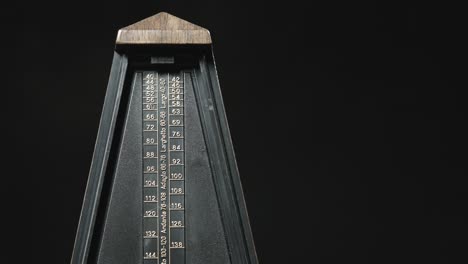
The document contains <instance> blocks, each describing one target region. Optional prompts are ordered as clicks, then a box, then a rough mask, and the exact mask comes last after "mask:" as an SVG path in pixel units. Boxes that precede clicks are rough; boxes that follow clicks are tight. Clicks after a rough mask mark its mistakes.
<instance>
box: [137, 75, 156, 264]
mask: <svg viewBox="0 0 468 264" xmlns="http://www.w3.org/2000/svg"><path fill="white" fill-rule="evenodd" d="M140 74H141V75H142V110H143V111H142V141H143V142H142V145H143V153H142V155H143V159H142V160H143V175H142V177H143V197H142V200H143V212H142V213H143V234H142V237H143V247H144V248H143V260H144V264H157V263H159V251H158V248H159V246H158V244H159V215H158V204H159V199H158V196H159V195H158V186H159V184H158V175H159V173H158V151H159V146H158V141H157V139H158V129H157V128H158V114H159V111H158V86H157V80H158V76H157V73H155V72H143V73H140Z"/></svg>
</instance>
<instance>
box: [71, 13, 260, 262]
mask: <svg viewBox="0 0 468 264" xmlns="http://www.w3.org/2000/svg"><path fill="white" fill-rule="evenodd" d="M71 263H72V264H85V263H97V264H108V263H112V264H140V263H141V264H156V263H157V264H169V263H172V264H184V263H187V264H223V263H232V264H240V263H254V264H255V263H257V257H256V253H255V248H254V243H253V239H252V234H251V231H250V226H249V221H248V216H247V211H246V207H245V202H244V198H243V193H242V188H241V183H240V178H239V175H238V171H237V165H236V161H235V157H234V151H233V147H232V143H231V139H230V134H229V129H228V125H227V120H226V116H225V113H224V107H223V101H222V97H221V92H220V88H219V83H218V78H217V75H216V69H215V64H214V58H213V55H212V49H211V37H210V34H209V32H208V31H207V30H206V29H204V28H201V27H199V26H196V25H193V24H191V23H189V22H187V21H184V20H181V19H179V18H177V17H174V16H172V15H169V14H167V13H159V14H157V15H155V16H153V17H150V18H147V19H145V20H142V21H140V22H138V23H136V24H133V25H130V26H128V27H126V28H123V29H121V30H120V31H119V33H118V36H117V42H116V50H115V53H114V59H113V62H112V69H111V73H110V79H109V84H108V87H107V93H106V97H105V101H104V106H103V111H102V116H101V121H100V125H99V131H98V135H97V140H96V146H95V150H94V156H93V160H92V164H91V169H90V174H89V179H88V185H87V188H86V192H85V197H84V201H83V208H82V212H81V217H80V222H79V226H78V231H77V235H76V241H75V246H74V251H73V256H72V259H71Z"/></svg>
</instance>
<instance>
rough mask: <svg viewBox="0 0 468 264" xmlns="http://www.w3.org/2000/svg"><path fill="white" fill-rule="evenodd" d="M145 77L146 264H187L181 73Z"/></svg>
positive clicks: (143, 127) (152, 73)
mask: <svg viewBox="0 0 468 264" xmlns="http://www.w3.org/2000/svg"><path fill="white" fill-rule="evenodd" d="M140 74H141V75H142V77H141V80H142V97H141V99H142V115H143V116H142V136H143V138H142V141H143V142H142V146H143V154H142V155H143V159H142V160H143V172H142V174H143V175H142V177H143V180H144V183H143V197H142V200H143V201H142V202H143V212H142V213H143V235H142V239H143V247H144V248H143V262H144V264H156V263H157V264H170V263H173V264H184V263H186V260H185V241H186V240H185V177H186V175H185V165H184V164H185V142H184V141H185V135H184V133H185V130H184V129H185V123H184V122H185V119H184V118H185V114H184V82H183V80H182V79H183V78H182V77H181V74H173V73H160V72H159V73H158V72H156V71H144V72H140Z"/></svg>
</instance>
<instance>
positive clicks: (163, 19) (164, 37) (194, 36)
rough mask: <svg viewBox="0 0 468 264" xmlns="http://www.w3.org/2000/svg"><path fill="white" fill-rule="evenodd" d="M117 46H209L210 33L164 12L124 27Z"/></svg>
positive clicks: (120, 31) (118, 35)
mask: <svg viewBox="0 0 468 264" xmlns="http://www.w3.org/2000/svg"><path fill="white" fill-rule="evenodd" d="M116 43H117V44H211V37H210V32H209V31H208V30H207V29H205V28H202V27H200V26H197V25H195V24H192V23H190V22H188V21H185V20H183V19H180V18H178V17H176V16H173V15H171V14H168V13H166V12H161V13H158V14H156V15H154V16H152V17H148V18H146V19H143V20H141V21H139V22H137V23H135V24H132V25H130V26H127V27H124V28H122V29H120V30H119V32H118V34H117V41H116Z"/></svg>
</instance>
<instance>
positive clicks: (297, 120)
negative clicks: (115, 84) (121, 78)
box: [1, 0, 468, 263]
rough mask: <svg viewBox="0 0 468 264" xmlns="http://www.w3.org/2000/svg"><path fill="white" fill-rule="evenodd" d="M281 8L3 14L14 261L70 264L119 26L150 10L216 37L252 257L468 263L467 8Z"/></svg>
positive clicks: (53, 6)
mask: <svg viewBox="0 0 468 264" xmlns="http://www.w3.org/2000/svg"><path fill="white" fill-rule="evenodd" d="M273 2H276V1H256V2H254V1H230V2H226V1H201V0H200V1H175V0H173V1H155V0H153V1H97V0H95V1H60V2H59V1H55V2H45V1H31V2H24V1H22V2H21V3H17V4H15V5H12V6H10V7H7V6H5V7H4V8H3V9H2V10H1V11H2V17H3V18H4V19H6V20H7V21H6V22H4V23H3V25H2V27H3V29H4V30H3V32H4V33H3V34H2V35H3V37H2V38H3V39H2V43H3V44H5V45H7V48H5V49H4V52H3V54H2V57H3V58H4V59H7V60H8V62H7V63H4V65H8V69H6V70H4V71H3V72H4V73H7V74H6V75H7V76H6V77H7V78H6V80H8V81H7V82H6V84H5V86H4V87H3V88H2V93H3V94H4V95H2V99H3V100H2V101H3V104H2V106H7V110H6V111H4V114H6V119H4V120H6V122H8V125H5V126H3V127H2V130H3V132H6V134H7V136H6V137H5V139H6V140H5V141H6V142H5V146H8V147H11V151H10V150H8V151H5V153H6V154H7V158H6V159H3V163H4V165H6V166H3V168H4V170H3V172H2V176H3V177H2V178H3V180H4V184H3V186H2V189H3V191H2V194H4V195H5V196H6V198H5V199H3V203H4V204H5V205H6V207H8V209H9V211H8V212H4V217H3V219H6V220H10V221H12V222H13V224H14V225H9V226H7V227H8V228H7V230H6V232H5V233H8V235H10V237H11V238H8V241H9V243H8V245H9V248H10V249H11V250H9V251H10V252H12V253H14V254H13V257H11V259H10V258H8V257H6V258H8V261H7V262H8V263H18V262H19V263H32V262H33V261H34V262H39V263H67V262H69V259H70V257H71V252H72V247H73V241H74V236H75V230H76V227H77V224H78V218H79V213H80V208H81V202H82V197H83V194H84V189H85V185H86V180H87V174H88V169H89V166H90V162H91V157H92V151H93V147H94V140H95V137H96V133H97V129H98V122H99V117H100V110H101V107H102V103H103V99H104V94H105V88H106V84H107V78H108V74H109V70H110V65H111V60H112V53H113V48H114V41H115V37H116V32H117V30H118V29H119V28H121V27H124V26H127V25H129V24H131V23H134V22H136V21H138V20H141V19H143V18H146V17H148V16H151V15H153V14H155V13H157V12H160V11H167V12H169V13H172V14H174V15H176V16H179V17H181V18H183V19H186V20H188V21H191V22H193V23H195V24H198V25H201V26H203V27H206V28H208V29H209V30H210V31H211V34H212V38H213V40H214V51H215V56H216V60H217V65H218V73H219V78H220V82H221V87H222V92H223V95H224V100H225V105H226V112H227V115H228V118H229V121H230V123H229V124H230V128H231V133H232V137H233V142H234V146H235V150H236V155H237V159H238V165H239V170H240V173H241V177H242V182H243V185H244V192H245V197H246V201H247V205H248V209H249V214H250V218H251V225H252V230H253V234H254V237H255V242H256V247H257V252H258V257H259V260H260V262H261V263H344V262H359V263H465V262H467V258H468V257H467V254H466V249H467V246H468V245H467V244H468V243H467V236H468V230H467V210H466V208H467V188H466V184H464V178H465V176H466V161H467V155H466V145H467V144H466V135H467V130H466V128H465V124H466V118H465V114H466V112H465V110H464V108H465V101H466V97H464V96H462V92H463V90H465V89H466V83H465V85H461V84H459V83H458V81H459V80H460V79H461V77H463V76H464V75H465V76H466V72H464V71H462V68H461V67H459V65H460V64H461V63H462V62H463V61H462V60H461V58H460V50H461V49H460V48H461V47H462V46H461V44H460V40H461V39H462V37H463V36H464V35H466V29H464V30H461V29H459V28H458V25H459V24H460V23H461V18H462V16H461V15H460V14H458V10H461V9H460V7H457V6H449V5H445V6H444V5H441V3H437V4H430V3H425V4H424V5H411V4H408V3H406V4H404V5H384V4H381V5H377V4H375V3H366V4H357V3H354V1H348V2H349V3H347V4H345V3H330V4H328V5H324V4H316V3H314V2H312V1H282V2H278V3H273ZM317 2H318V1H317ZM9 30H11V33H10V32H9ZM6 32H8V33H6Z"/></svg>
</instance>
